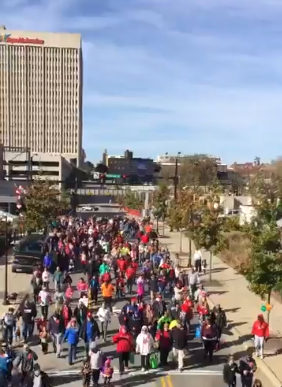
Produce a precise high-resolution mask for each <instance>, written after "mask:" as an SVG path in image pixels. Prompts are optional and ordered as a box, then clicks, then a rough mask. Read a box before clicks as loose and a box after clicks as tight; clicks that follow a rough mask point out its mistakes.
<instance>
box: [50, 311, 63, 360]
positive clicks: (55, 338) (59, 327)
mask: <svg viewBox="0 0 282 387" xmlns="http://www.w3.org/2000/svg"><path fill="white" fill-rule="evenodd" d="M49 331H50V335H51V338H52V342H53V349H54V353H55V354H56V356H57V357H60V355H61V340H62V337H63V335H64V332H65V323H64V319H63V316H62V315H61V314H60V313H58V312H55V313H54V314H53V315H52V316H51V317H50V319H49Z"/></svg>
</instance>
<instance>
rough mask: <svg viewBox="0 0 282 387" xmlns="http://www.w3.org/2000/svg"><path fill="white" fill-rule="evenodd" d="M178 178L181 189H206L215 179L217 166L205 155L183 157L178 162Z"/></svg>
mask: <svg viewBox="0 0 282 387" xmlns="http://www.w3.org/2000/svg"><path fill="white" fill-rule="evenodd" d="M179 176H180V181H179V183H180V186H181V187H185V186H188V187H190V188H193V189H196V188H198V187H208V186H210V185H212V184H213V181H214V180H215V179H217V165H216V162H215V160H213V159H212V158H210V157H208V156H207V155H201V154H195V155H191V156H184V157H183V158H181V161H180V165H179Z"/></svg>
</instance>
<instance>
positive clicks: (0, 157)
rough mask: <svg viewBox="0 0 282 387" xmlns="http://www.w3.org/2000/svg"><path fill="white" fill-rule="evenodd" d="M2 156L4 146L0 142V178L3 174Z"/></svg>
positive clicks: (0, 178)
mask: <svg viewBox="0 0 282 387" xmlns="http://www.w3.org/2000/svg"><path fill="white" fill-rule="evenodd" d="M3 157H4V147H3V144H0V180H2V179H3V175H4V169H3V168H4V167H3Z"/></svg>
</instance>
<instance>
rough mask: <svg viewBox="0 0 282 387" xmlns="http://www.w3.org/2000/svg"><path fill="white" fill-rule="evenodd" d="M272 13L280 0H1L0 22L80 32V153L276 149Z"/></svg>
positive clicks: (277, 66) (275, 18)
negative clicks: (82, 105) (82, 137)
mask: <svg viewBox="0 0 282 387" xmlns="http://www.w3.org/2000/svg"><path fill="white" fill-rule="evenodd" d="M281 16H282V2H281V1H280V0H217V1H215V0H191V1H189V2H187V1H186V0H177V1H175V0H134V2H128V1H124V0H119V1H117V0H103V1H102V0H95V1H94V2H87V1H84V0H82V1H78V0H68V1H67V0H56V1H55V0H49V1H45V2H43V1H40V0H38V1H34V0H32V2H31V1H30V2H28V1H27V0H9V1H8V0H2V2H1V23H2V24H5V25H6V26H7V28H11V29H24V30H33V29H35V30H36V29H40V30H42V31H43V30H44V31H48V30H50V31H73V32H79V31H81V33H82V36H83V50H84V64H85V70H84V77H85V83H84V91H85V93H84V101H85V110H84V113H85V117H84V123H85V125H84V131H85V140H84V144H85V148H86V151H87V153H88V157H91V156H93V157H95V155H96V154H97V153H99V154H100V152H101V151H102V149H104V148H105V147H108V148H109V151H110V150H111V149H114V150H115V151H118V149H120V152H122V150H123V149H124V148H130V147H132V148H133V150H136V151H137V153H139V154H142V152H143V151H144V153H146V154H147V155H149V154H148V153H151V155H152V156H153V155H155V154H158V153H163V152H165V151H168V152H175V151H178V150H181V151H182V152H184V153H188V152H189V151H191V152H193V153H194V152H196V151H197V152H201V153H203V152H207V153H215V154H219V153H220V152H222V156H223V157H226V158H228V159H229V160H230V161H232V159H235V158H236V157H237V158H239V159H244V158H245V159H252V157H253V156H256V155H258V154H261V155H262V157H267V158H269V159H271V158H274V157H275V155H276V154H280V153H281V151H280V148H281V144H280V135H279V133H280V122H281V118H282V113H281V112H282V109H281V106H282V90H281V89H280V86H279V85H281V82H282V55H281V47H280V41H279V39H278V38H277V33H276V31H278V32H279V34H280V32H281V26H280V25H281V23H280V20H281ZM279 34H278V36H279ZM143 136H145V140H143ZM281 142H282V141H281Z"/></svg>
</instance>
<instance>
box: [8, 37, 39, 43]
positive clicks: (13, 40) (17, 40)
mask: <svg viewBox="0 0 282 387" xmlns="http://www.w3.org/2000/svg"><path fill="white" fill-rule="evenodd" d="M6 42H7V43H19V44H44V40H42V39H30V38H10V37H8V38H7V40H6Z"/></svg>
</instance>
